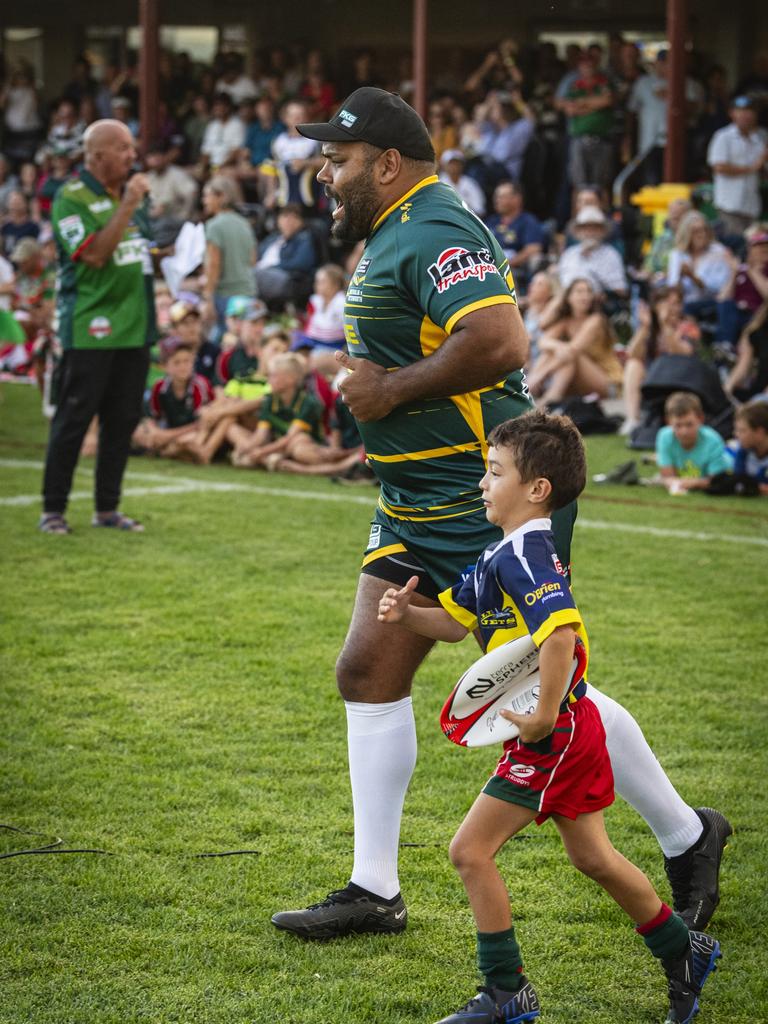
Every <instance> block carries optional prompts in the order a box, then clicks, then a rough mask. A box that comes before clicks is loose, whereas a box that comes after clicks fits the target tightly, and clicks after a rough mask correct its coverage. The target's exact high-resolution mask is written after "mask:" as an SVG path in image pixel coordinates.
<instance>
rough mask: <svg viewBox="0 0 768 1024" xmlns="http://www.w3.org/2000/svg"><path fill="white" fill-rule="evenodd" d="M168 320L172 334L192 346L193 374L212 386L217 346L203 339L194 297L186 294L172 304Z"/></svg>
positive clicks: (198, 309) (217, 351)
mask: <svg viewBox="0 0 768 1024" xmlns="http://www.w3.org/2000/svg"><path fill="white" fill-rule="evenodd" d="M168 320H169V322H170V325H171V331H172V332H173V334H174V335H175V336H176V337H177V338H180V339H181V340H182V341H184V342H186V343H187V344H188V345H192V346H193V351H194V353H195V373H199V374H200V376H201V377H206V378H207V379H208V380H209V381H210V382H211V384H214V383H215V381H216V363H217V361H218V358H219V355H220V351H219V346H218V345H214V344H213V342H212V341H208V340H207V339H206V338H204V337H203V321H202V318H201V316H200V306H199V303H198V302H197V300H196V297H195V296H193V295H191V294H189V293H187V294H186V295H185V297H184V298H179V299H178V300H177V301H176V302H174V303H173V304H172V305H171V307H170V308H169V310H168Z"/></svg>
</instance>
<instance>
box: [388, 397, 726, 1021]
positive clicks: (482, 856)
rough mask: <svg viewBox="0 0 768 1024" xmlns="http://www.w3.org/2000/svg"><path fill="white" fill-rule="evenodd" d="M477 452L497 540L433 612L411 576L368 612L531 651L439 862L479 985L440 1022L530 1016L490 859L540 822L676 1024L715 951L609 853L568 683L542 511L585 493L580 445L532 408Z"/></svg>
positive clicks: (594, 717)
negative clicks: (626, 932) (496, 756)
mask: <svg viewBox="0 0 768 1024" xmlns="http://www.w3.org/2000/svg"><path fill="white" fill-rule="evenodd" d="M488 443H489V445H490V449H489V452H488V470H487V472H486V474H485V476H484V477H483V479H482V480H481V481H480V488H481V490H482V492H483V500H484V504H485V509H486V516H487V517H488V520H489V521H490V522H491V523H494V524H496V525H497V526H499V527H501V529H502V530H503V532H504V537H503V539H502V540H501V541H500V542H498V543H497V544H495V545H492V546H491V547H489V548H487V549H486V550H485V552H484V553H483V554H482V555H481V556H480V558H479V560H478V562H477V564H476V566H475V567H474V569H473V570H472V571H471V572H469V573H468V574H467V575H466V576H465V577H464V578H462V580H461V581H459V582H458V583H457V584H456V585H455V586H454V587H453V588H452V589H450V590H447V591H444V592H443V593H442V594H441V595H440V601H441V603H442V605H443V608H423V607H414V606H411V605H410V598H411V594H412V592H413V590H414V588H415V586H416V583H417V581H418V580H417V577H412V578H411V579H410V580H409V581H408V583H407V584H406V585H405V586H404V587H403V588H402V589H400V590H395V589H390V590H388V591H386V593H385V594H384V596H383V597H382V599H381V602H380V605H379V615H378V618H379V621H381V622H391V623H393V622H398V623H400V624H401V625H403V626H406V627H407V628H409V629H412V630H413V631H414V632H416V633H419V634H421V635H422V636H428V637H432V638H433V639H435V640H446V641H449V642H458V641H459V640H462V639H463V638H464V637H465V636H466V635H467V633H468V632H469V631H470V630H478V629H479V633H480V636H481V638H482V642H483V646H484V647H485V649H494V648H496V647H498V646H499V645H500V644H502V643H505V642H506V641H508V640H515V639H517V638H518V637H521V636H525V635H527V634H529V635H530V636H531V637H532V639H533V641H534V643H535V644H536V645H537V647H538V648H539V672H540V678H541V683H540V696H539V702H538V706H537V708H536V711H535V712H534V713H533V714H531V715H527V716H520V715H515V714H513V713H511V712H504V711H502V712H501V714H502V715H503V716H504V717H505V718H507V719H508V720H509V721H511V722H513V723H514V724H516V725H517V726H518V727H519V730H520V735H519V737H518V738H517V739H513V740H510V741H508V742H507V743H505V744H504V754H503V756H502V758H501V760H500V761H499V764H498V766H497V768H496V771H495V773H494V775H493V776H492V777H491V779H490V780H489V782H488V783H487V784H486V786H485V788H484V789H483V792H482V793H481V794H480V795H479V796H478V798H477V800H476V801H475V803H474V805H473V806H472V808H471V809H470V811H469V813H468V814H467V817H466V818H465V819H464V822H463V823H462V825H461V826H460V828H459V831H458V832H457V833H456V836H455V837H454V839H453V842H452V843H451V849H450V855H451V860H452V861H453V864H454V865H455V867H456V869H457V870H458V872H459V874H460V875H461V878H462V881H463V882H464V886H465V888H466V890H467V895H468V897H469V901H470V904H471V906H472V911H473V913H474V917H475V922H476V925H477V950H478V965H479V968H480V972H481V973H482V974H483V975H484V980H485V984H484V985H483V986H482V987H481V988H480V989H479V991H478V995H477V996H475V997H474V998H472V999H470V1001H469V1002H468V1003H467V1005H466V1006H464V1007H463V1008H462V1009H460V1010H458V1011H457V1012H456V1013H454V1014H451V1015H450V1016H448V1017H445V1018H444V1019H443V1020H442V1021H441V1022H440V1024H517V1022H521V1021H530V1020H533V1019H534V1018H536V1017H538V1016H539V1013H540V1008H539V1000H538V997H537V995H536V992H535V990H534V988H533V986H532V985H531V983H530V982H529V981H527V980H526V978H525V976H524V975H523V973H522V970H523V962H522V958H521V954H520V947H519V946H518V943H517V939H516V937H515V930H514V927H513V925H512V918H511V910H510V905H509V897H508V894H507V890H506V887H505V885H504V882H503V880H502V878H501V875H500V874H499V871H498V869H497V867H496V864H495V860H494V858H495V856H496V854H497V853H498V851H499V849H500V848H501V847H502V846H503V844H504V843H505V842H506V841H507V840H508V839H510V838H511V837H512V836H514V835H516V834H517V833H518V832H520V831H521V829H523V828H525V827H526V826H527V825H529V824H530V823H531V822H532V821H534V820H535V821H536V822H537V824H542V823H543V822H544V821H546V819H547V818H549V817H552V819H553V820H554V822H555V825H556V827H557V829H558V831H559V832H560V836H561V838H562V840H563V845H564V846H565V849H566V852H567V853H568V856H569V858H570V860H571V862H572V864H573V865H574V866H575V867H577V868H578V869H579V870H580V871H582V872H583V873H584V874H586V875H588V876H589V877H590V878H594V879H595V881H596V882H598V883H599V884H600V885H601V886H602V887H603V888H604V889H605V890H606V892H608V893H609V895H611V896H612V897H613V899H614V900H615V901H616V902H617V903H618V904H619V906H620V907H621V908H622V909H623V910H624V911H625V912H626V913H627V914H628V915H629V916H630V918H631V919H632V920H633V921H634V922H635V923H636V927H637V931H638V932H639V933H640V935H641V936H642V937H643V940H644V941H645V944H646V946H647V947H648V949H649V950H650V951H651V953H652V954H653V955H654V956H655V957H657V958H658V959H660V960H661V963H662V967H663V969H664V971H665V973H666V975H667V979H668V984H669V1014H668V1016H667V1024H685V1022H687V1021H690V1020H691V1019H692V1018H693V1016H694V1015H695V1014H696V1013H697V1012H698V996H699V993H700V992H701V986H702V985H703V983H704V981H705V979H706V978H707V976H708V975H709V974H710V972H711V971H712V970H713V969H714V967H715V962H716V960H717V958H718V957H719V956H720V947H719V944H718V943H717V942H716V941H715V940H714V939H711V938H710V937H709V936H708V935H705V934H704V933H702V932H694V931H690V932H689V930H688V928H687V926H686V925H685V923H684V922H683V920H682V919H681V918H680V917H678V916H677V915H676V914H674V913H673V912H672V911H671V910H670V908H669V907H668V906H666V905H665V904H664V903H662V901H661V900H660V899H659V897H658V896H657V895H656V893H655V892H654V890H653V887H652V886H651V883H650V882H649V881H648V879H647V878H646V877H645V875H644V874H643V873H642V871H640V870H639V868H636V867H635V866H634V865H633V864H631V863H630V862H629V861H628V860H626V859H625V858H624V857H622V855H621V854H620V853H618V852H617V851H616V850H615V849H614V848H613V846H612V845H611V842H610V840H609V839H608V836H607V834H606V831H605V825H604V822H603V808H604V807H607V806H608V805H609V804H610V803H612V801H613V798H614V794H613V776H612V772H611V765H610V760H609V758H608V751H607V749H606V745H605V732H604V730H603V726H602V722H601V720H600V715H599V713H598V711H597V708H596V707H595V705H594V704H593V703H592V701H590V700H589V698H588V697H586V696H584V691H585V683H584V681H583V680H582V679H576V678H574V680H573V681H570V678H571V666H572V661H573V655H574V645H575V643H576V640H577V637H579V638H580V639H581V642H583V643H584V644H585V646H586V645H587V638H586V633H585V630H584V625H583V623H582V620H581V616H580V614H579V612H578V609H577V608H576V606H575V604H574V601H573V597H572V595H571V591H570V588H569V586H568V583H567V581H566V579H565V577H564V575H563V574H562V569H561V566H560V564H559V562H558V559H557V556H556V554H555V549H554V545H553V539H552V533H551V529H550V520H549V515H550V513H551V512H553V511H554V510H555V509H558V508H562V507H563V506H564V505H566V504H567V503H568V502H570V501H573V500H574V499H575V498H576V497H577V496H578V495H579V494H580V492H581V491H582V489H583V487H584V483H585V479H586V460H585V455H584V448H583V445H582V442H581V438H580V436H579V434H578V431H577V430H576V429H575V427H574V426H573V424H572V423H571V422H570V420H568V419H565V418H564V417H561V416H549V415H547V414H545V413H543V412H531V413H528V414H526V415H524V416H521V417H519V418H518V419H514V420H508V421H507V422H505V423H502V424H500V425H499V426H497V427H495V428H494V429H493V431H492V432H491V434H490V435H489V438H488ZM569 681H570V682H569Z"/></svg>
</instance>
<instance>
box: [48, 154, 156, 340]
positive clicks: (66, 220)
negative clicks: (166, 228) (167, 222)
mask: <svg viewBox="0 0 768 1024" xmlns="http://www.w3.org/2000/svg"><path fill="white" fill-rule="evenodd" d="M119 205H120V201H119V199H118V198H116V197H115V196H113V195H112V194H111V193H110V192H108V191H107V189H106V188H105V187H104V186H103V185H102V184H101V183H100V182H99V181H97V180H96V178H94V177H93V175H92V174H90V173H89V172H88V171H85V170H84V171H82V172H81V173H80V176H79V177H78V178H70V179H69V180H68V181H67V182H66V184H65V185H62V187H61V188H60V189H59V191H58V192H57V194H56V198H55V199H54V201H53V209H52V216H51V220H52V224H53V234H54V238H55V239H56V249H57V253H58V278H57V301H56V315H57V323H56V331H57V333H58V336H59V338H60V340H61V344H62V346H63V347H64V348H77V349H115V348H141V347H142V346H143V345H148V344H152V342H153V341H154V340H155V338H156V327H155V301H154V290H153V270H152V260H151V257H150V254H149V240H150V238H151V228H150V224H149V218H148V215H147V213H146V211H145V210H144V209H143V208H142V207H139V208H138V209H137V210H136V212H135V213H134V215H133V217H132V219H131V222H130V224H129V225H128V227H127V228H126V229H125V232H124V234H123V237H122V238H121V240H120V241H119V242H118V244H117V247H116V249H115V251H114V252H113V254H112V256H111V258H110V259H109V260H108V261H107V263H106V264H105V265H104V266H103V267H89V266H87V264H85V263H84V262H83V261H82V260H81V259H80V256H81V254H82V253H83V251H84V250H85V249H86V248H87V246H88V245H89V244H90V242H91V241H92V239H93V236H94V235H95V234H97V232H99V231H101V230H102V229H103V228H104V227H106V225H107V224H108V223H109V221H110V220H111V219H112V217H113V216H114V214H115V211H116V210H117V208H118V206H119Z"/></svg>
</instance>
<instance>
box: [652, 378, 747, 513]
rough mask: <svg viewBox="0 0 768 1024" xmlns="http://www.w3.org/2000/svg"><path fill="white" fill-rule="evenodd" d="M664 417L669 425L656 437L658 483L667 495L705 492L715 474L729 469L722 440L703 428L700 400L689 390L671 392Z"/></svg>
mask: <svg viewBox="0 0 768 1024" xmlns="http://www.w3.org/2000/svg"><path fill="white" fill-rule="evenodd" d="M664 414H665V416H666V419H667V424H668V426H666V427H662V429H661V430H660V431H659V432H658V434H657V435H656V462H657V464H658V467H659V472H660V474H661V482H662V483H663V484H664V486H665V487H666V488H667V489H668V490H669V493H670V494H683V493H685V492H686V491H703V490H706V488H707V487H708V486H709V482H710V480H711V479H712V477H713V476H715V474H717V473H727V472H728V471H729V470H730V469H731V462H730V459H729V458H728V452H727V451H726V447H725V441H723V439H722V437H720V435H719V434H718V432H717V431H716V430H713V429H712V427H708V426H706V425H705V423H704V410H703V408H702V405H701V401H700V400H699V397H698V396H697V395H694V394H693V393H692V392H690V391H674V392H673V393H672V394H671V395H670V396H669V398H668V399H667V400H666V402H665V403H664Z"/></svg>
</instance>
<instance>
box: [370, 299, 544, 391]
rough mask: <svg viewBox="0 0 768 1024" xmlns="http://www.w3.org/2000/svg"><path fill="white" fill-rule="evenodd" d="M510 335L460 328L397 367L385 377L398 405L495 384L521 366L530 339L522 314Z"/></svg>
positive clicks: (385, 383)
mask: <svg viewBox="0 0 768 1024" xmlns="http://www.w3.org/2000/svg"><path fill="white" fill-rule="evenodd" d="M516 321H517V322H516V323H515V324H514V326H513V327H512V328H511V329H510V330H509V334H508V337H507V338H505V339H498V340H497V342H496V343H493V340H492V339H489V338H487V337H486V338H481V337H479V336H478V332H477V331H475V330H470V329H466V330H461V329H459V330H457V331H455V332H454V333H453V334H451V335H450V337H448V338H447V339H446V340H445V341H444V342H443V344H442V345H441V346H440V348H439V349H438V350H437V351H436V352H435V353H434V354H433V355H431V356H428V357H427V358H426V359H420V360H419V361H418V362H416V363H411V365H410V366H404V367H402V368H398V369H396V370H393V371H392V372H391V373H390V374H388V376H387V377H386V378H385V379H384V385H385V388H386V390H387V392H388V395H389V397H390V398H391V399H392V400H393V402H394V404H395V405H402V404H404V403H406V402H412V401H416V400H417V399H420V398H446V397H449V396H450V395H462V394H466V393H467V392H468V391H477V390H478V389H480V388H486V387H491V386H492V385H494V384H497V383H498V382H499V381H500V380H503V379H504V378H505V377H506V376H507V375H508V374H510V373H513V372H514V371H515V370H519V369H521V368H522V367H523V366H524V365H525V360H526V358H527V356H528V339H527V336H526V334H525V329H524V327H523V323H522V320H521V319H520V317H519V314H518V315H517V317H516Z"/></svg>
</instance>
